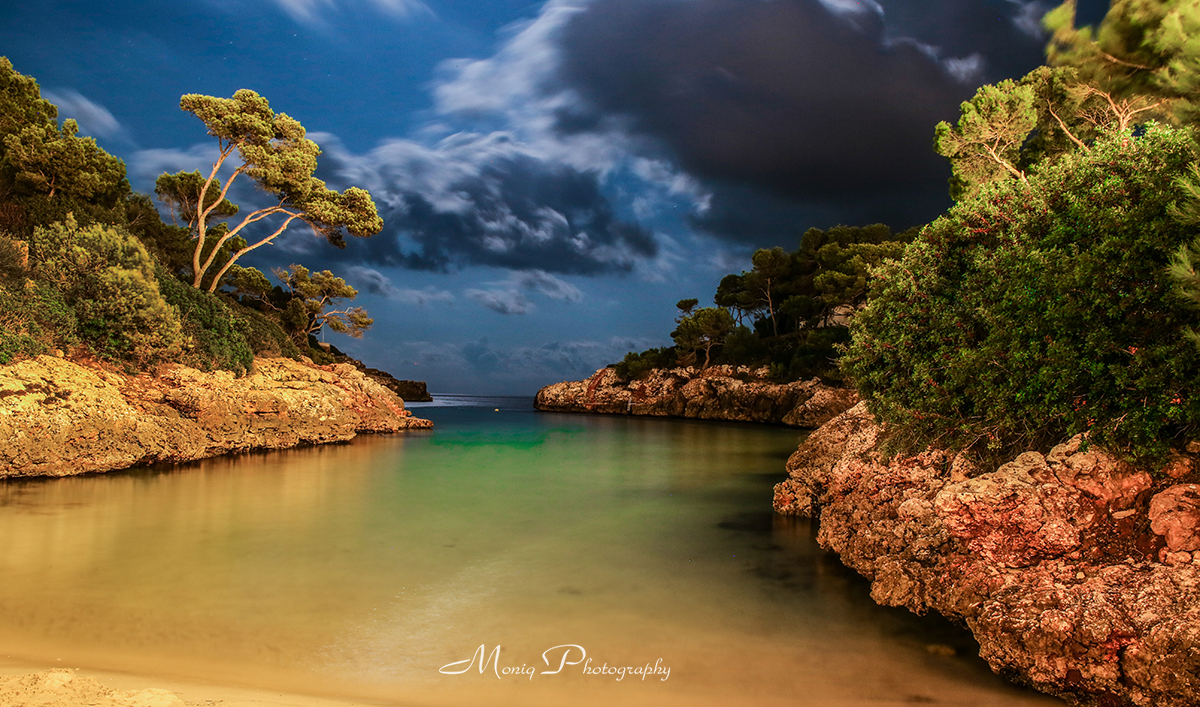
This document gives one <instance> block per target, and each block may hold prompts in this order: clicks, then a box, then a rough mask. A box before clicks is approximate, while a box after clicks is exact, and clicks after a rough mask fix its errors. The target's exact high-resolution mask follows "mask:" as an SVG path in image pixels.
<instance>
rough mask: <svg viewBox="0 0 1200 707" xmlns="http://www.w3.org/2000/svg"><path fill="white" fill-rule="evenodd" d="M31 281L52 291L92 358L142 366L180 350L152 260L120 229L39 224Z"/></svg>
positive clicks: (69, 222)
mask: <svg viewBox="0 0 1200 707" xmlns="http://www.w3.org/2000/svg"><path fill="white" fill-rule="evenodd" d="M29 260H30V266H31V270H32V274H33V276H34V279H36V280H37V281H39V282H41V283H44V284H45V285H46V286H48V287H51V288H54V289H57V290H58V291H59V292H60V293H61V294H62V299H63V301H65V302H66V303H67V304H69V305H70V306H71V307H73V309H74V312H75V318H76V320H77V322H78V334H79V336H80V337H81V338H82V339H83V340H85V341H86V342H87V343H88V345H89V346H90V347H91V348H92V350H93V351H95V352H96V353H97V354H98V355H100V356H102V357H105V358H109V359H114V360H117V359H119V360H126V361H131V362H133V363H136V364H139V365H146V364H149V363H153V362H155V361H160V360H171V359H174V358H175V357H177V356H178V355H179V354H180V352H181V351H182V349H183V343H184V337H183V332H182V327H181V326H180V322H179V316H178V312H177V311H176V310H175V309H174V308H173V307H172V306H171V305H170V304H168V303H167V301H166V300H165V299H164V298H163V296H162V293H161V292H160V291H159V288H158V280H157V278H156V277H155V274H154V261H153V259H152V258H151V257H150V254H149V253H148V252H147V251H146V248H145V247H144V246H143V245H142V244H141V243H140V242H139V241H138V240H137V239H136V238H134V237H133V236H131V235H129V233H128V232H126V231H125V230H124V229H123V228H121V227H115V226H103V225H100V224H92V225H90V226H86V227H81V226H79V225H78V224H77V223H76V221H75V219H74V218H72V217H70V215H68V217H67V219H66V221H64V222H60V223H55V224H51V225H50V226H47V227H40V226H39V227H37V228H35V229H34V230H33V234H32V236H31V238H30V241H29Z"/></svg>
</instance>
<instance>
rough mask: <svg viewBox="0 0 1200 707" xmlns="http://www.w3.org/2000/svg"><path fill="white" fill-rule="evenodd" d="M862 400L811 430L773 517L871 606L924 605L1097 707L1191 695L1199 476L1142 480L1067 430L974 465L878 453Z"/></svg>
mask: <svg viewBox="0 0 1200 707" xmlns="http://www.w3.org/2000/svg"><path fill="white" fill-rule="evenodd" d="M879 434H880V428H879V427H878V426H877V425H876V424H875V422H874V420H873V418H872V417H871V415H870V414H869V413H868V412H867V410H866V407H865V404H861V403H860V404H859V405H857V406H855V407H854V408H853V409H851V410H849V411H847V412H846V413H844V414H843V415H841V416H839V417H838V418H836V419H835V420H833V421H831V422H830V423H828V424H826V425H825V426H823V427H822V428H821V429H819V430H817V431H816V432H814V433H813V434H812V435H811V436H810V437H809V438H808V439H807V440H806V441H805V442H804V444H802V445H801V447H800V449H799V450H798V451H797V452H796V453H795V454H794V455H793V456H792V458H791V459H790V460H789V462H788V472H789V478H788V480H787V481H785V482H783V483H781V484H779V485H778V486H777V487H776V489H775V508H776V510H777V511H779V512H780V513H792V514H799V515H810V516H813V517H818V518H819V519H820V530H819V534H818V540H819V542H820V543H821V544H822V545H823V546H824V547H825V548H827V549H830V550H832V551H834V552H836V553H838V555H840V556H841V559H842V561H843V562H844V563H845V564H846V565H848V566H849V567H852V568H853V569H855V570H857V571H858V572H859V573H861V574H862V575H863V576H865V577H867V578H868V579H870V580H871V595H872V597H873V598H874V599H875V600H876V601H877V602H879V603H881V604H886V605H890V606H905V607H908V608H909V609H911V610H913V611H915V612H917V613H924V612H926V611H928V610H931V609H932V610H934V611H937V612H939V613H941V614H943V615H945V616H947V617H949V618H951V619H954V620H957V621H959V622H961V623H963V624H965V625H966V626H967V627H968V628H970V630H971V631H972V632H973V633H974V634H975V637H976V638H977V639H978V641H979V643H980V645H981V647H982V649H981V654H982V655H983V657H984V658H985V659H987V661H988V662H989V663H990V664H991V666H992V668H993V669H995V670H996V671H998V672H1000V673H1001V674H1004V675H1006V676H1009V677H1012V678H1014V679H1016V680H1018V681H1022V682H1026V683H1028V684H1030V685H1032V686H1033V687H1035V688H1037V689H1039V690H1042V691H1044V692H1048V693H1051V694H1054V695H1058V696H1060V697H1062V698H1064V699H1066V700H1068V701H1069V702H1072V703H1075V704H1080V705H1094V706H1096V707H1115V706H1117V705H1156V706H1159V707H1185V706H1187V705H1197V704H1200V484H1198V483H1197V481H1200V477H1198V476H1197V473H1196V471H1195V470H1194V467H1193V460H1192V459H1191V458H1190V457H1188V456H1183V455H1181V456H1178V457H1176V458H1175V459H1174V460H1173V462H1172V463H1171V464H1170V465H1169V466H1168V467H1167V468H1166V469H1165V470H1163V473H1162V474H1156V477H1158V478H1155V477H1152V476H1151V475H1150V474H1149V473H1147V472H1146V470H1139V469H1134V468H1132V467H1130V466H1128V465H1127V464H1125V463H1123V462H1121V461H1119V460H1117V459H1115V458H1113V457H1111V456H1109V455H1107V454H1105V453H1104V452H1102V451H1100V450H1098V449H1095V448H1092V449H1087V448H1086V445H1085V444H1082V442H1083V440H1081V438H1079V437H1076V438H1074V439H1072V440H1070V441H1069V442H1067V443H1066V444H1062V445H1059V446H1058V447H1055V448H1054V449H1053V450H1052V451H1051V452H1050V453H1049V454H1047V455H1042V454H1038V453H1034V452H1026V453H1024V454H1021V455H1020V456H1018V457H1017V458H1016V459H1014V460H1013V461H1011V462H1009V463H1007V464H1004V465H1003V466H1000V467H999V468H997V469H979V468H977V467H974V466H973V465H971V464H970V463H969V462H967V460H966V459H964V458H962V457H956V456H955V455H953V454H950V453H947V452H942V451H936V450H929V451H926V452H924V453H922V454H918V455H916V456H911V457H898V458H894V459H892V460H890V461H885V459H884V458H883V457H882V456H881V455H880V454H879V452H878V451H877V449H876V443H877V441H878V439H879Z"/></svg>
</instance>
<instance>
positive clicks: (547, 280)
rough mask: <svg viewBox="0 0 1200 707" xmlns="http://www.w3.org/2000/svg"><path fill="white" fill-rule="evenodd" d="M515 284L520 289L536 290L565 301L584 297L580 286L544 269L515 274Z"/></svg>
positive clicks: (575, 300)
mask: <svg viewBox="0 0 1200 707" xmlns="http://www.w3.org/2000/svg"><path fill="white" fill-rule="evenodd" d="M513 284H514V286H516V287H517V288H520V289H524V290H536V291H538V292H540V293H542V294H543V295H545V296H547V297H549V298H550V299H557V300H563V301H565V302H578V301H579V300H581V299H583V293H581V292H580V291H579V288H578V287H576V286H574V285H572V284H571V283H569V282H567V281H565V280H560V279H559V278H557V277H554V276H553V275H551V274H550V273H548V272H544V271H542V270H530V271H528V272H519V273H516V274H515V275H513Z"/></svg>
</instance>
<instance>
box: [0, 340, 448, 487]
mask: <svg viewBox="0 0 1200 707" xmlns="http://www.w3.org/2000/svg"><path fill="white" fill-rule="evenodd" d="M431 426H432V425H431V423H430V422H429V421H427V420H418V419H416V418H413V417H412V416H411V415H410V413H409V412H408V411H407V410H405V409H404V401H403V400H401V399H400V398H399V397H397V396H396V395H395V394H394V393H393V392H392V391H390V390H388V389H387V388H385V387H383V386H382V385H380V384H378V383H376V382H375V381H373V380H371V379H370V378H368V377H367V376H366V375H364V374H363V373H362V372H360V371H358V370H356V369H355V368H354V367H353V366H350V365H347V364H333V365H331V366H316V365H313V364H311V363H308V362H296V361H292V360H289V359H285V358H275V359H255V362H254V371H253V372H252V373H251V374H250V375H247V376H245V377H243V378H235V377H234V376H233V375H232V374H231V373H228V372H224V371H218V372H215V373H203V372H201V371H197V370H195V369H192V368H188V367H186V366H178V365H166V366H162V367H160V368H159V370H157V371H155V372H154V373H153V374H151V373H143V374H141V375H137V376H127V375H122V374H120V373H117V372H114V371H112V370H108V369H105V368H104V367H102V366H99V365H96V364H90V365H83V364H80V363H73V362H70V361H66V360H63V359H61V358H55V357H52V356H39V357H37V358H36V359H31V360H27V361H22V362H20V363H16V364H12V365H9V366H3V367H0V477H11V476H66V475H70V474H83V473H88V472H98V471H109V470H113V469H123V468H126V467H130V466H135V465H139V464H150V463H154V462H183V461H191V460H194V459H203V458H206V457H212V456H216V455H219V454H226V453H229V452H242V451H248V450H252V449H282V448H285V447H294V446H297V445H301V444H321V443H324V442H340V441H344V440H348V439H351V438H352V437H354V436H355V435H356V434H358V433H359V432H394V431H397V430H401V429H408V428H424V427H431Z"/></svg>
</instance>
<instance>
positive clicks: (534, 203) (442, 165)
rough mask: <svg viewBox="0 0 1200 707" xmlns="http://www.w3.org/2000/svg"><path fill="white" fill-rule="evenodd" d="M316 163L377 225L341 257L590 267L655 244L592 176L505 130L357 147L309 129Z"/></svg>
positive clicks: (638, 254) (622, 263)
mask: <svg viewBox="0 0 1200 707" xmlns="http://www.w3.org/2000/svg"><path fill="white" fill-rule="evenodd" d="M313 137H314V139H316V140H317V142H318V143H319V144H321V146H322V149H323V150H324V156H323V158H322V160H323V161H322V168H321V170H320V171H319V172H318V175H319V176H322V177H323V178H325V179H326V180H327V181H329V182H330V183H331V184H336V185H341V186H349V185H356V186H361V187H364V188H366V189H368V191H370V192H371V195H372V196H373V197H374V198H375V201H376V204H377V205H378V206H379V209H380V215H381V216H383V219H384V224H385V225H384V231H383V232H382V233H380V234H378V235H376V236H374V237H372V238H371V239H369V240H367V241H359V240H357V239H355V242H353V243H351V244H350V247H349V248H347V250H346V251H345V252H344V254H342V256H341V257H342V258H343V259H350V260H357V261H365V262H368V263H373V264H378V265H391V266H399V267H406V268H412V269H418V270H434V271H448V270H452V269H457V268H461V267H467V266H472V265H485V266H495V267H502V268H508V269H514V270H541V271H545V272H556V273H572V274H598V273H607V272H628V271H630V270H632V269H633V267H634V264H635V263H636V262H637V261H638V260H640V259H644V258H649V257H653V256H654V255H655V254H656V253H657V250H658V246H657V243H656V242H655V240H654V238H653V236H652V235H651V233H650V232H649V231H647V230H646V229H644V228H642V227H640V226H638V225H636V224H634V223H629V222H627V221H624V220H621V219H619V218H618V217H617V216H616V210H615V209H614V207H613V205H612V204H611V203H610V201H609V200H608V198H607V197H606V196H605V194H604V189H603V184H602V182H601V179H600V176H599V175H597V174H595V173H589V172H585V171H581V170H579V169H577V168H575V167H572V166H570V165H566V164H563V163H561V162H557V161H554V160H549V159H545V158H544V157H543V156H541V155H539V154H537V153H536V152H535V151H533V150H532V149H531V148H530V147H529V146H528V145H527V144H524V143H522V142H520V141H518V140H516V139H514V138H513V136H512V135H510V134H508V133H505V132H494V133H490V134H481V133H465V132H464V133H455V134H453V135H450V136H448V137H445V138H443V139H442V140H440V141H438V142H437V143H436V144H434V145H432V146H426V145H423V144H421V143H418V142H415V141H411V140H400V139H394V140H389V141H386V142H384V143H383V144H381V145H379V146H378V147H376V148H375V149H373V150H371V151H370V152H369V153H367V154H365V155H355V154H352V153H350V152H349V151H348V150H346V149H345V148H344V147H343V146H342V145H341V143H340V141H338V140H337V138H336V137H334V136H332V135H327V134H324V135H322V134H315V135H314V136H313Z"/></svg>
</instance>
